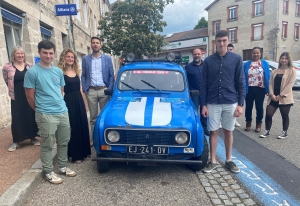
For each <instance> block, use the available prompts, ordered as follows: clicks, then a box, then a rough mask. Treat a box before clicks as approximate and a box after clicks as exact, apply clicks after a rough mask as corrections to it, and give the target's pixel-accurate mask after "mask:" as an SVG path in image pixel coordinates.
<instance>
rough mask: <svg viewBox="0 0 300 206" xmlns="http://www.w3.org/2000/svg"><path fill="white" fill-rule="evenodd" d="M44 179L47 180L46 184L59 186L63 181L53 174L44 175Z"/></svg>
mask: <svg viewBox="0 0 300 206" xmlns="http://www.w3.org/2000/svg"><path fill="white" fill-rule="evenodd" d="M46 179H47V180H48V182H50V183H52V184H60V183H62V182H63V180H62V179H61V178H60V177H59V176H57V174H55V173H54V172H51V173H49V174H46Z"/></svg>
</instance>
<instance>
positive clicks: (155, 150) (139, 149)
mask: <svg viewBox="0 0 300 206" xmlns="http://www.w3.org/2000/svg"><path fill="white" fill-rule="evenodd" d="M127 153H130V154H158V155H163V154H169V148H168V147H152V146H128V147H127Z"/></svg>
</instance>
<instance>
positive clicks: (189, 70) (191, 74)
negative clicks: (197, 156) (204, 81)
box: [185, 49, 209, 135]
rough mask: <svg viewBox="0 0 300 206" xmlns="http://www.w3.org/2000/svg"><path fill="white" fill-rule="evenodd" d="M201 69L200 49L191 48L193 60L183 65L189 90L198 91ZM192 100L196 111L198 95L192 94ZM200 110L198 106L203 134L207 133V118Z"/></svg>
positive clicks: (198, 100) (198, 102) (198, 101)
mask: <svg viewBox="0 0 300 206" xmlns="http://www.w3.org/2000/svg"><path fill="white" fill-rule="evenodd" d="M202 69H203V62H202V52H201V50H200V49H194V50H193V61H192V62H191V63H189V64H187V65H186V66H185V70H186V74H187V79H188V82H189V89H190V90H199V92H200V82H201V72H202ZM192 101H193V103H194V105H195V107H196V109H197V111H198V109H199V104H200V95H199V96H192ZM201 111H202V109H201V107H200V121H201V125H202V128H203V130H204V134H205V135H209V132H208V130H207V118H206V117H204V116H202V115H201Z"/></svg>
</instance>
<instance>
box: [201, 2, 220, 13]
mask: <svg viewBox="0 0 300 206" xmlns="http://www.w3.org/2000/svg"><path fill="white" fill-rule="evenodd" d="M218 1H219V0H214V1H213V2H211V3H210V5H208V6H207V7H206V8H205V9H204V10H205V11H207V10H208V9H210V7H212V5H214V4H215V3H217V2H218Z"/></svg>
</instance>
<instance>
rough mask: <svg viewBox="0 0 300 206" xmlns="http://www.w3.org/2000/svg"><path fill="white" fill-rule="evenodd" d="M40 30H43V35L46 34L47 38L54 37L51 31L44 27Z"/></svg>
mask: <svg viewBox="0 0 300 206" xmlns="http://www.w3.org/2000/svg"><path fill="white" fill-rule="evenodd" d="M40 28H41V32H42V34H44V35H46V36H52V32H51V31H50V30H49V29H46V28H44V27H42V26H40Z"/></svg>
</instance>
